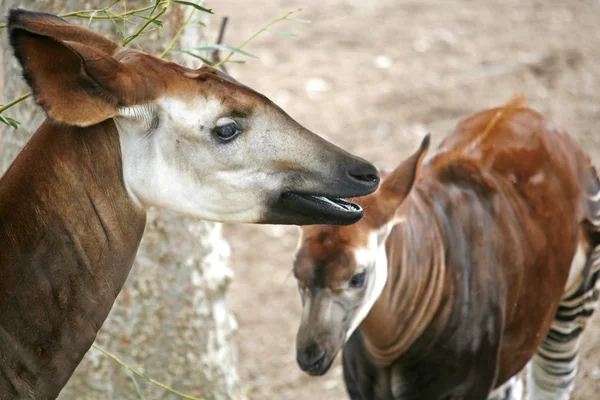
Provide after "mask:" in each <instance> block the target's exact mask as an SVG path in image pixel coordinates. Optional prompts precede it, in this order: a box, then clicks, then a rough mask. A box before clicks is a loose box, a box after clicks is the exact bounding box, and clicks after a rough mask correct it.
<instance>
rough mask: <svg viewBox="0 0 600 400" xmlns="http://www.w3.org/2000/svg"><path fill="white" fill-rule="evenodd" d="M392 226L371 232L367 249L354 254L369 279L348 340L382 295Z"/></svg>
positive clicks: (360, 268)
mask: <svg viewBox="0 0 600 400" xmlns="http://www.w3.org/2000/svg"><path fill="white" fill-rule="evenodd" d="M390 229H391V228H390V227H387V226H386V227H384V228H383V229H382V230H381V231H379V232H374V233H372V234H371V237H370V240H369V246H368V248H365V249H359V250H356V251H355V253H354V255H355V259H356V262H357V264H358V265H359V270H363V271H366V272H367V276H368V280H367V286H366V288H365V292H364V295H363V296H362V298H361V299H360V301H359V303H360V304H359V305H358V311H357V312H356V314H355V315H354V317H353V318H352V322H351V323H350V326H349V328H348V329H347V330H346V341H348V339H349V338H350V336H352V333H353V332H354V331H355V330H356V328H358V326H359V325H360V324H361V322H363V321H364V319H365V318H366V317H367V315H369V311H371V307H373V304H375V302H376V301H377V299H378V298H379V295H381V292H382V291H383V288H384V287H385V283H386V282H387V278H388V261H387V254H386V252H385V241H386V239H387V237H388V235H389V233H390Z"/></svg>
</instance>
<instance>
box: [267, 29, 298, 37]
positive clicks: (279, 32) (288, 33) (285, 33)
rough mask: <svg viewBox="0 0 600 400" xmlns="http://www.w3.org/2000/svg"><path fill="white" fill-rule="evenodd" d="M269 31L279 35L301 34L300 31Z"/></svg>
mask: <svg viewBox="0 0 600 400" xmlns="http://www.w3.org/2000/svg"><path fill="white" fill-rule="evenodd" d="M269 32H271V33H274V34H276V35H278V36H299V34H298V33H294V32H285V31H274V30H269Z"/></svg>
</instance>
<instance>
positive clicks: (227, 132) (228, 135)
mask: <svg viewBox="0 0 600 400" xmlns="http://www.w3.org/2000/svg"><path fill="white" fill-rule="evenodd" d="M214 133H215V134H216V135H217V136H219V138H220V139H221V140H225V141H229V140H231V139H233V138H234V137H236V136H237V135H239V134H240V133H242V128H241V127H240V126H239V125H238V124H237V123H236V122H234V121H231V122H227V123H224V124H222V125H217V126H215V129H214Z"/></svg>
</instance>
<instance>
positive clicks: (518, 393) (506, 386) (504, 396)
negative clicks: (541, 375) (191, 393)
mask: <svg viewBox="0 0 600 400" xmlns="http://www.w3.org/2000/svg"><path fill="white" fill-rule="evenodd" d="M522 398H523V379H521V377H520V376H519V375H515V376H513V377H512V378H510V379H509V380H507V381H506V382H504V383H503V384H502V385H501V386H499V387H497V388H496V389H494V390H493V391H492V393H490V395H489V397H488V400H521V399H522Z"/></svg>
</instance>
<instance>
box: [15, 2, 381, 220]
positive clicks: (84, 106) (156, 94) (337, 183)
mask: <svg viewBox="0 0 600 400" xmlns="http://www.w3.org/2000/svg"><path fill="white" fill-rule="evenodd" d="M8 27H9V31H10V42H11V44H12V46H13V48H14V52H15V55H16V57H17V58H18V60H19V62H20V63H21V65H22V67H23V72H24V76H25V79H26V80H27V82H28V83H29V85H30V86H31V88H32V89H33V92H34V96H35V99H36V101H37V103H38V104H39V105H40V106H41V107H42V108H43V109H44V110H45V112H46V113H47V115H48V117H49V118H51V119H52V120H54V121H55V122H57V123H59V124H66V125H72V126H78V127H88V126H91V125H94V124H98V123H101V122H103V121H105V120H108V119H113V120H114V124H115V126H116V129H117V130H118V134H119V140H120V146H121V152H122V158H123V177H124V181H125V186H126V188H127V190H128V192H129V195H130V196H131V197H132V198H133V199H134V201H136V202H137V203H138V204H139V206H141V207H143V208H148V207H151V206H158V207H163V208H166V209H169V210H172V211H175V212H179V213H181V214H184V215H189V216H193V217H197V218H201V219H204V220H212V221H219V222H240V223H273V224H298V225H303V224H314V223H328V224H340V225H345V224H351V223H354V222H356V221H357V220H359V219H360V218H361V217H362V213H363V211H362V209H361V208H360V207H359V206H358V205H356V204H353V203H350V202H347V201H344V200H341V198H345V197H355V196H363V195H366V194H369V193H371V192H373V191H374V190H375V189H376V188H377V186H378V184H379V176H378V173H377V170H376V168H375V167H374V166H373V165H371V164H370V163H368V162H366V161H364V160H362V159H360V158H358V157H355V156H353V155H351V154H349V153H347V152H345V151H343V150H342V149H340V148H338V147H336V146H334V145H333V144H331V143H329V142H327V141H325V140H324V139H322V138H321V137H319V136H317V135H315V134H314V133H312V132H310V131H309V130H307V129H306V128H304V127H302V126H301V125H300V124H298V123H297V122H296V121H294V120H293V119H292V118H291V117H290V116H289V115H287V114H286V113H285V112H284V111H283V110H281V109H280V108H279V107H278V106H277V105H275V104H274V103H273V102H271V101H270V100H269V99H267V98H266V97H265V96H263V95H261V94H260V93H257V92H256V91H254V90H252V89H250V88H248V87H246V86H244V85H242V84H240V83H239V82H237V81H236V80H234V79H233V78H231V77H230V76H228V75H226V74H224V73H222V72H219V71H217V70H215V69H213V68H210V67H206V66H204V67H202V68H200V69H197V70H194V69H188V68H184V67H182V66H180V65H177V64H174V63H172V62H167V61H164V60H161V59H159V58H156V57H153V56H150V55H148V54H145V53H143V52H140V51H137V50H132V49H125V48H123V47H121V46H119V45H117V44H116V43H114V42H112V41H110V40H108V39H106V38H104V37H102V36H99V35H97V34H95V33H93V32H91V31H89V30H87V29H84V28H81V27H77V26H74V25H71V24H68V23H67V22H66V21H64V20H62V19H60V18H58V17H56V16H54V15H51V14H42V13H32V12H27V11H23V10H11V12H10V16H9V23H8ZM99 162H101V161H99Z"/></svg>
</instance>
